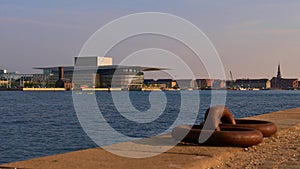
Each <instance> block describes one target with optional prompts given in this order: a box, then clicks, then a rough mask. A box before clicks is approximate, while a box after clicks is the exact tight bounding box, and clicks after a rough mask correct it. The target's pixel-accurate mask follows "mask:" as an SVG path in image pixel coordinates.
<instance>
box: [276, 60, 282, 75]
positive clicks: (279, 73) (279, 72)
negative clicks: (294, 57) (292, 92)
mask: <svg viewBox="0 0 300 169" xmlns="http://www.w3.org/2000/svg"><path fill="white" fill-rule="evenodd" d="M277 78H278V79H281V78H282V77H281V71H280V63H279V64H278V68H277Z"/></svg>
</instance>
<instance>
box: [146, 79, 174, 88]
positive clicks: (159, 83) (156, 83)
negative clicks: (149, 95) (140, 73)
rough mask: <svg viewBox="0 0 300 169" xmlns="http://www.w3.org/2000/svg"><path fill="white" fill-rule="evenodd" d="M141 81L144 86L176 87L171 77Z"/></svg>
mask: <svg viewBox="0 0 300 169" xmlns="http://www.w3.org/2000/svg"><path fill="white" fill-rule="evenodd" d="M143 83H144V86H145V87H146V88H159V89H165V88H176V81H175V80H173V79H158V80H154V79H144V82H143Z"/></svg>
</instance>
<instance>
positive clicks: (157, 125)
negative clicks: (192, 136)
mask: <svg viewBox="0 0 300 169" xmlns="http://www.w3.org/2000/svg"><path fill="white" fill-rule="evenodd" d="M119 92H123V91H119ZM186 92H190V93H188V94H193V95H194V94H195V93H196V94H200V95H199V102H200V108H199V110H197V111H198V115H197V116H196V119H195V120H196V123H199V122H201V121H202V120H203V116H204V112H205V110H206V109H207V108H208V107H209V106H210V104H211V91H186ZM74 94H76V93H75V92H74ZM77 94H78V95H83V97H84V96H87V95H91V96H93V97H95V98H96V101H97V103H98V105H99V110H100V111H101V113H102V114H103V117H104V118H105V120H106V121H107V123H108V124H109V125H111V126H112V127H113V128H114V129H116V130H117V131H118V132H120V133H123V134H125V135H127V136H129V137H136V138H145V137H151V136H154V135H156V134H162V133H165V132H169V131H170V129H168V128H169V127H170V125H172V124H173V122H174V120H176V118H177V117H178V113H179V111H180V110H181V108H183V109H182V110H184V111H188V110H189V109H188V108H189V107H188V105H185V104H181V103H182V101H181V99H182V98H181V95H182V93H181V92H179V91H165V92H163V94H165V96H164V97H165V101H166V104H165V105H164V110H163V111H162V113H161V114H158V118H157V119H147V118H148V116H144V117H145V119H143V120H145V123H133V122H132V121H131V120H128V119H126V118H124V116H123V115H126V114H123V115H120V113H119V112H118V109H117V108H116V106H115V104H114V100H113V99H112V93H109V92H103V91H102V92H95V93H94V92H89V93H87V92H80V93H77ZM127 94H128V98H129V99H130V101H131V105H130V106H131V108H132V107H133V108H134V109H136V111H137V112H147V110H150V109H151V108H155V104H154V103H156V104H160V103H159V101H160V100H158V102H155V97H153V98H152V99H154V100H152V101H153V102H151V99H150V101H149V97H150V95H151V92H139V91H135V92H127ZM89 97H90V96H89ZM191 99H192V97H191ZM151 103H152V104H153V105H151ZM126 104H128V103H126ZM125 106H126V105H125ZM128 106H129V105H128ZM151 106H152V107H151ZM226 106H227V107H228V108H229V109H230V110H231V111H232V113H233V115H234V117H235V118H241V117H248V116H254V115H259V114H264V113H269V112H274V111H278V110H283V109H289V108H296V107H300V91H282V90H265V91H227V96H226ZM129 110H130V109H129ZM87 111H89V110H88V109H87ZM158 111H159V110H158ZM128 113H130V112H128ZM131 113H132V112H131ZM0 115H1V117H0V164H2V163H7V162H13V161H20V160H26V159H30V158H36V157H41V156H48V155H54V154H60V153H65V152H70V151H75V150H81V149H87V148H94V147H97V146H98V145H96V144H95V143H94V142H93V141H92V140H91V139H90V138H89V137H88V135H87V134H86V133H85V131H84V130H83V128H82V127H81V125H80V122H79V120H78V117H77V114H76V112H75V109H74V105H73V98H72V92H70V91H68V92H18V91H13V92H9V91H1V92H0ZM150 117H151V116H149V118H150ZM190 118H195V117H189V116H188V115H187V117H186V119H187V121H189V120H190ZM182 120H184V119H182ZM145 131H147V132H145ZM103 137H106V136H103ZM110 143H113V142H109V140H108V141H107V143H106V144H107V145H109V144H110Z"/></svg>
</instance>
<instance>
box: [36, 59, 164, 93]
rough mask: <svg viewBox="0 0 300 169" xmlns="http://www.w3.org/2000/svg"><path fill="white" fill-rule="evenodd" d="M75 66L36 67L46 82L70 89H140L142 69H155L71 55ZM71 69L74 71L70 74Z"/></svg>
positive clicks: (155, 69)
mask: <svg viewBox="0 0 300 169" xmlns="http://www.w3.org/2000/svg"><path fill="white" fill-rule="evenodd" d="M74 65H75V66H59V67H38V68H36V69H41V70H43V73H44V74H45V75H46V76H48V81H49V83H50V84H55V86H56V87H65V88H66V86H67V89H68V88H69V89H71V88H120V89H128V90H140V89H141V88H142V85H143V80H144V73H143V72H144V71H157V70H161V69H159V68H151V67H141V66H124V65H112V58H109V57H99V56H89V57H75V59H74ZM74 72H76V73H75V74H74Z"/></svg>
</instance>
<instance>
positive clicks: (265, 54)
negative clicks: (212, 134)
mask: <svg viewBox="0 0 300 169" xmlns="http://www.w3.org/2000/svg"><path fill="white" fill-rule="evenodd" d="M299 9H300V2H299V1H296V0H287V1H279V0H274V1H263V2H262V1H257V0H254V1H237V0H228V1H217V0H210V1H195V0H187V1H180V0H165V1H156V0H151V1H150V0H139V1H137V0H133V1H117V0H115V1H109V2H106V1H104V2H100V1H95V0H92V1H79V0H74V1H69V0H60V1H53V0H51V1H50V0H45V1H37V0H28V1H21V0H19V1H16V0H2V1H1V2H0V11H1V13H0V23H1V27H0V36H1V39H0V50H1V57H0V58H1V62H0V67H2V68H5V69H7V70H8V71H10V72H13V71H19V72H21V73H32V72H37V71H36V70H34V69H32V68H33V67H43V66H59V65H73V58H74V56H77V55H78V54H79V52H80V50H81V48H82V46H83V45H84V43H85V42H86V40H87V39H88V38H89V37H90V36H91V35H92V34H93V33H94V32H95V31H97V30H98V29H99V28H100V27H101V26H103V25H105V24H106V23H108V22H110V21H112V20H114V19H117V18H119V17H121V16H124V15H128V14H133V13H136V12H151V11H154V12H163V13H170V14H173V15H177V16H179V17H182V18H185V19H187V20H189V21H190V22H192V23H193V24H195V25H196V26H198V27H199V28H200V29H201V30H202V31H203V32H204V33H205V34H206V35H207V36H208V37H209V39H210V40H211V41H212V43H213V44H214V46H215V47H216V49H217V51H218V53H219V55H220V58H221V60H222V62H223V64H224V67H225V73H226V75H227V78H228V79H229V78H230V76H229V71H232V73H233V76H234V79H237V78H269V79H270V78H272V77H274V76H276V73H277V65H278V64H279V63H280V64H281V73H282V77H284V78H300V70H299V69H298V62H299V61H300V57H299V54H300V48H299V44H300V22H299V20H300V11H299Z"/></svg>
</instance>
